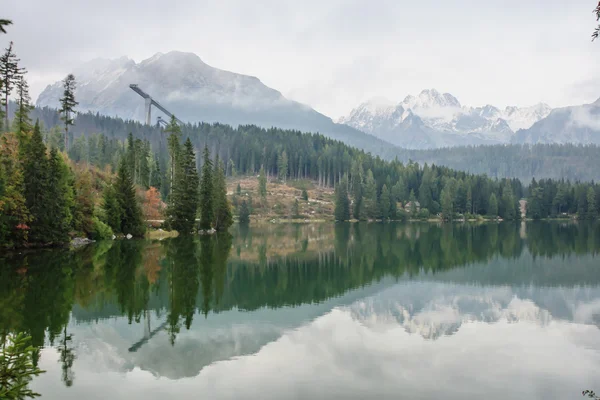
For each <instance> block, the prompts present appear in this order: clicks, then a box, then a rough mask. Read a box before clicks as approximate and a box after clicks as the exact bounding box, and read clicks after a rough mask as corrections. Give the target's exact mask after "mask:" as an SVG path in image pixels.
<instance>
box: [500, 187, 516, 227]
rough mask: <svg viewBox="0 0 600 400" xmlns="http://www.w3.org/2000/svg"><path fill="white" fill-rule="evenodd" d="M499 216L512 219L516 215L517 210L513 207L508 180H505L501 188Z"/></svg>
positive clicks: (511, 192) (512, 197)
mask: <svg viewBox="0 0 600 400" xmlns="http://www.w3.org/2000/svg"><path fill="white" fill-rule="evenodd" d="M500 217H502V219H506V220H513V219H516V217H517V210H516V208H515V198H514V196H513V191H512V186H511V185H510V181H508V180H507V181H506V182H505V184H504V187H503V188H502V197H501V207H500Z"/></svg>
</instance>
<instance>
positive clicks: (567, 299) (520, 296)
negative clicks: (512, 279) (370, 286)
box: [350, 281, 600, 339]
mask: <svg viewBox="0 0 600 400" xmlns="http://www.w3.org/2000/svg"><path fill="white" fill-rule="evenodd" d="M350 310H351V312H352V314H353V315H354V316H355V317H356V318H358V319H360V320H362V321H364V322H365V323H370V324H388V323H391V324H400V325H402V326H403V327H404V329H405V330H406V331H407V332H409V333H417V334H419V335H421V336H423V337H425V338H427V339H437V338H439V337H440V336H443V335H451V334H453V333H456V332H457V331H458V330H459V329H460V327H461V326H462V325H463V324H465V323H469V322H474V321H479V322H486V323H495V322H498V321H500V320H505V321H508V322H520V321H529V322H534V323H536V324H540V325H547V324H549V323H550V322H551V321H553V320H566V321H571V322H577V323H580V324H588V325H589V324H592V325H597V318H598V315H600V286H594V287H572V288H564V287H534V286H514V287H513V286H487V285H486V286H480V285H466V284H454V283H439V282H423V281H418V282H404V283H400V284H398V285H396V286H394V287H392V288H390V289H386V290H384V291H382V292H381V293H379V294H377V295H376V296H372V297H368V298H365V299H364V300H362V301H358V302H356V303H355V304H353V305H352V306H351V307H350Z"/></svg>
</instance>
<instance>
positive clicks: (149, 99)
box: [129, 83, 183, 125]
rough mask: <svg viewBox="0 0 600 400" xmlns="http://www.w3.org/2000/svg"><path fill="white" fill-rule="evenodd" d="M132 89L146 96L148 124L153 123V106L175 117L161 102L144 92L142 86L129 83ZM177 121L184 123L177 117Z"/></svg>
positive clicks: (145, 108) (145, 110)
mask: <svg viewBox="0 0 600 400" xmlns="http://www.w3.org/2000/svg"><path fill="white" fill-rule="evenodd" d="M129 87H130V88H131V90H133V91H134V92H136V93H137V94H139V95H140V96H142V97H143V98H144V102H145V106H144V114H145V116H146V125H152V106H154V107H156V108H158V109H159V110H160V111H162V112H164V113H165V114H166V115H167V116H168V117H169V118H171V117H173V114H172V113H170V112H169V111H168V110H167V109H166V108H164V107H163V106H161V105H160V103H159V102H158V101H156V100H154V99H153V98H152V97H151V96H150V95H149V94H148V93H146V92H144V91H143V90H142V89H140V87H139V86H138V85H137V84H135V83H132V84H131V85H129ZM175 119H176V120H177V122H179V123H180V124H183V122H181V120H180V119H179V118H175Z"/></svg>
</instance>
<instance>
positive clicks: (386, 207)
mask: <svg viewBox="0 0 600 400" xmlns="http://www.w3.org/2000/svg"><path fill="white" fill-rule="evenodd" d="M379 206H380V208H381V211H380V214H381V218H382V219H383V220H384V221H386V220H388V219H390V216H391V208H392V198H391V193H390V191H389V189H388V187H387V185H386V184H383V187H382V188H381V196H379Z"/></svg>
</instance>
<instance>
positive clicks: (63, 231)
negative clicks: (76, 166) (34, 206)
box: [40, 149, 73, 243]
mask: <svg viewBox="0 0 600 400" xmlns="http://www.w3.org/2000/svg"><path fill="white" fill-rule="evenodd" d="M46 199H47V201H46V204H45V207H46V212H47V213H48V215H49V216H50V218H49V221H47V222H48V225H47V227H46V228H47V230H45V231H44V236H43V238H40V239H41V240H42V241H43V242H44V243H65V242H67V241H68V240H69V232H70V231H71V227H72V225H71V224H72V221H73V216H72V213H71V210H72V208H73V189H72V186H71V185H70V184H69V170H68V167H67V165H66V164H65V162H64V160H63V158H62V157H61V155H60V154H59V153H58V151H57V150H56V149H52V150H51V151H50V156H49V158H48V185H47V190H46Z"/></svg>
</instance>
